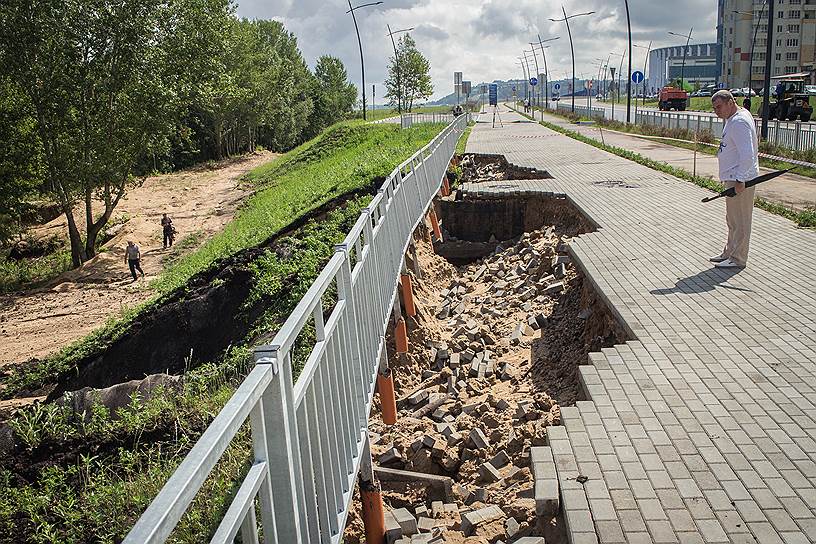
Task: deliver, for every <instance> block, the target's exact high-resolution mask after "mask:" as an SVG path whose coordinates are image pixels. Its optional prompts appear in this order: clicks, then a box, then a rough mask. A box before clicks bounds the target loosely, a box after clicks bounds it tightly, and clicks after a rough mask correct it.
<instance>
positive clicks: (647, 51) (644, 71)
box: [632, 41, 652, 108]
mask: <svg viewBox="0 0 816 544" xmlns="http://www.w3.org/2000/svg"><path fill="white" fill-rule="evenodd" d="M632 45H633V46H634V47H640V48H641V49H643V46H642V45H638V44H636V43H633V44H632ZM651 50H652V42H651V41H650V42H649V45H648V47H646V58H645V59H643V107H644V108H645V107H646V65H647V64H648V62H649V52H650V51H651ZM635 102H637V100H636V101H635Z"/></svg>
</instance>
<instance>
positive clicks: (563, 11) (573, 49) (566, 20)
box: [550, 5, 595, 113]
mask: <svg viewBox="0 0 816 544" xmlns="http://www.w3.org/2000/svg"><path fill="white" fill-rule="evenodd" d="M561 12H562V13H563V14H564V18H563V19H550V21H552V22H554V23H560V22H561V21H564V24H566V25H567V36H569V41H570V53H571V54H572V113H575V48H574V47H573V45H572V32H570V26H569V20H570V19H573V18H575V17H581V16H582V15H592V14H593V13H595V12H594V11H587V12H586V13H576V14H574V15H567V10H565V9H564V6H563V5H562V6H561Z"/></svg>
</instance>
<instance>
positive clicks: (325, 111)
mask: <svg viewBox="0 0 816 544" xmlns="http://www.w3.org/2000/svg"><path fill="white" fill-rule="evenodd" d="M314 80H315V81H314V87H313V94H312V97H313V98H312V101H313V102H314V111H313V112H312V116H311V118H310V121H309V129H310V132H311V134H310V135H316V134H317V133H319V132H320V131H321V130H323V129H324V128H326V127H328V126H330V125H333V124H334V123H336V122H337V121H339V120H340V119H342V118H343V117H344V116H345V114H347V113H349V112H351V111H352V109H353V108H354V104H355V102H356V101H357V87H356V86H355V85H354V84H353V83H351V82H349V80H348V73H347V72H346V68H345V66H343V62H342V61H341V60H340V59H338V58H337V57H332V56H330V55H323V56H321V57H320V58H319V59H317V64H316V65H315V73H314Z"/></svg>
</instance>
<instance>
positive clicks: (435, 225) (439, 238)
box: [431, 206, 442, 242]
mask: <svg viewBox="0 0 816 544" xmlns="http://www.w3.org/2000/svg"><path fill="white" fill-rule="evenodd" d="M431 226H432V227H433V233H434V236H436V241H437V242H441V241H442V229H440V228H439V219H438V218H437V217H436V210H435V209H434V207H433V206H431Z"/></svg>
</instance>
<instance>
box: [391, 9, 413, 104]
mask: <svg viewBox="0 0 816 544" xmlns="http://www.w3.org/2000/svg"><path fill="white" fill-rule="evenodd" d="M385 27H386V28H387V29H388V35H389V36H390V37H391V45H392V46H393V47H394V68H395V69H396V71H397V113H398V114H399V115H402V83H401V82H400V67H399V55H398V54H397V44H396V43H395V42H394V34H399V33H401V32H410V31H412V30H413V29H414V27H411V28H403V29H402V30H395V31H393V32H391V25H388V24H387V25H385Z"/></svg>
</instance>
